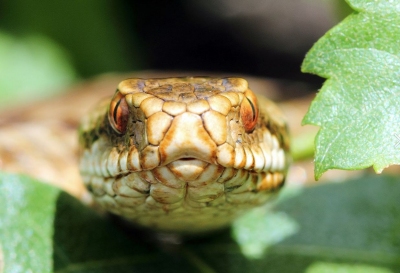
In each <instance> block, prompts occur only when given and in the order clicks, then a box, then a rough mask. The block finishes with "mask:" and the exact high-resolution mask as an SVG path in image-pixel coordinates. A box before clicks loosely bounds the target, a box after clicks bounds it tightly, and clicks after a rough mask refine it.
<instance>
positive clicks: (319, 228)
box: [54, 176, 400, 273]
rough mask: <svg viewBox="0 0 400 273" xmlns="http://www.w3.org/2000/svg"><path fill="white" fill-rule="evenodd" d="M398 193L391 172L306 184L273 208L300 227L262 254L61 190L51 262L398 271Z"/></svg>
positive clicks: (102, 268) (111, 268) (86, 266)
mask: <svg viewBox="0 0 400 273" xmlns="http://www.w3.org/2000/svg"><path fill="white" fill-rule="evenodd" d="M399 193H400V184H399V183H398V179H397V178H394V177H389V176H380V177H376V176H371V177H365V178H361V179H358V180H355V181H349V182H346V183H340V184H324V185H320V186H315V187H310V188H307V189H304V190H303V191H302V192H301V193H300V194H298V195H296V196H294V197H289V198H286V199H284V200H283V201H280V202H279V203H278V204H277V205H276V206H275V207H274V208H273V211H275V212H279V213H281V214H282V213H283V214H285V215H287V216H288V217H290V218H291V219H292V220H293V221H295V222H296V223H297V224H298V226H299V229H298V232H297V233H295V234H293V235H291V236H289V237H287V238H286V239H284V240H283V241H281V242H279V243H275V244H273V245H272V246H269V248H267V250H266V251H265V253H264V254H263V256H262V258H260V259H251V258H248V257H246V256H245V255H244V254H243V253H242V251H241V248H240V246H239V245H238V243H237V242H236V241H235V240H234V239H232V237H231V231H230V230H228V229H227V230H222V231H220V232H219V233H215V234H213V235H210V236H206V237H199V238H192V239H190V240H184V241H183V243H182V244H170V245H168V243H166V242H160V241H157V240H155V238H154V237H151V236H154V234H151V233H149V232H147V231H145V232H143V231H140V232H139V231H137V230H136V229H131V228H127V227H126V226H124V225H121V224H120V223H119V222H118V221H115V220H111V219H110V218H105V217H101V216H99V215H98V214H96V213H95V212H94V211H92V210H91V209H89V208H87V207H85V206H83V205H82V204H81V203H79V202H78V201H77V200H76V199H74V198H73V197H71V196H69V195H67V194H65V193H62V194H61V195H60V197H59V199H58V202H57V214H56V217H55V226H54V228H55V233H54V268H55V270H56V271H57V270H60V271H62V270H65V271H67V269H68V270H73V272H82V273H83V272H85V273H86V272H96V273H97V272H230V273H232V272H234V273H236V272H238V273H239V272H240V273H242V272H248V273H252V272H283V273H285V272H288V273H289V272H290V273H293V272H294V273H295V272H305V271H306V270H309V269H310V267H311V266H313V265H315V264H316V263H327V264H328V265H329V264H335V265H344V266H367V267H372V268H381V269H382V268H383V269H389V270H392V271H391V272H400V269H399V268H400V262H399V261H400V256H399V253H400V231H399V230H400V229H399V227H400V220H399V219H400V208H399V206H398V200H399V198H400V194H399ZM266 215H268V214H266ZM269 215H271V214H269ZM257 220H260V221H263V220H265V219H262V218H260V219H256V221H257ZM270 227H271V226H270ZM276 228H278V229H279V228H280V227H279V226H275V227H273V229H276ZM248 232H252V230H248ZM265 232H266V233H265V234H267V233H268V232H274V231H273V230H271V229H269V230H266V231H265ZM261 239H262V238H260V240H261ZM210 270H211V271H210Z"/></svg>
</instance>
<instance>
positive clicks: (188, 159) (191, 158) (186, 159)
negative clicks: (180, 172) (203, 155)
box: [179, 157, 197, 161]
mask: <svg viewBox="0 0 400 273" xmlns="http://www.w3.org/2000/svg"><path fill="white" fill-rule="evenodd" d="M196 159H197V158H195V157H183V158H180V159H179V160H181V161H191V160H196Z"/></svg>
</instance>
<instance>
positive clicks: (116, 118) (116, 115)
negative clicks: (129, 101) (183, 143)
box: [113, 99, 122, 126]
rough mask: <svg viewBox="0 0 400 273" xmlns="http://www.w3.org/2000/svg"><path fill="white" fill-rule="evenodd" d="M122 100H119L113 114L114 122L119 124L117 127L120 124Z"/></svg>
mask: <svg viewBox="0 0 400 273" xmlns="http://www.w3.org/2000/svg"><path fill="white" fill-rule="evenodd" d="M121 100H122V99H121ZM121 100H119V101H118V102H117V104H116V105H115V108H114V113H113V118H114V122H115V123H116V124H117V126H118V125H119V124H118V109H119V105H120V104H121Z"/></svg>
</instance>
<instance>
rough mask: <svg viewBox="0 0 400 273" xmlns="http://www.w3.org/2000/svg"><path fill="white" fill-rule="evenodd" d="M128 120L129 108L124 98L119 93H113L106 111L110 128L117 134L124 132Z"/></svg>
mask: <svg viewBox="0 0 400 273" xmlns="http://www.w3.org/2000/svg"><path fill="white" fill-rule="evenodd" d="M128 119H129V107H128V103H127V102H126V99H125V96H124V95H123V94H121V93H120V92H117V93H115V95H114V97H113V99H112V101H111V104H110V109H109V111H108V120H109V121H110V124H111V127H112V128H113V129H114V130H115V131H116V132H117V133H119V134H123V133H125V131H126V126H127V124H128Z"/></svg>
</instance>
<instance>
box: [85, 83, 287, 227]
mask: <svg viewBox="0 0 400 273" xmlns="http://www.w3.org/2000/svg"><path fill="white" fill-rule="evenodd" d="M114 98H118V100H120V99H121V98H123V99H124V100H125V102H126V104H127V105H128V106H129V119H128V121H127V123H126V131H125V132H124V133H123V134H121V130H118V129H119V127H117V126H113V124H112V122H115V120H122V119H121V118H120V119H118V118H116V117H118V115H119V114H120V113H126V112H125V111H119V112H118V111H117V112H116V111H111V113H112V114H113V115H110V114H109V115H108V116H107V115H104V113H103V115H100V114H96V117H92V118H88V119H86V120H87V121H91V122H93V121H94V120H96V122H95V125H88V124H85V123H84V124H83V125H82V126H81V128H82V132H83V133H82V136H83V137H82V136H81V139H84V140H85V141H83V146H82V156H81V170H82V171H81V172H82V176H83V179H84V182H85V184H86V185H87V186H88V188H89V189H90V191H91V192H92V193H93V195H94V197H95V199H96V200H97V201H98V202H99V203H100V204H101V205H102V206H104V207H105V208H106V209H108V210H110V211H112V212H114V213H116V214H119V215H122V216H124V217H126V218H128V219H130V220H132V221H133V222H135V223H138V224H140V225H143V226H147V227H152V228H154V229H158V230H164V231H173V232H183V233H185V232H188V233H195V232H202V231H206V230H213V229H217V228H220V227H222V226H224V225H227V224H228V223H229V222H230V221H232V219H234V218H235V217H236V216H237V215H239V214H240V213H242V211H244V210H246V209H248V208H250V207H254V206H256V205H259V204H262V203H264V202H265V201H266V200H268V199H269V198H270V197H271V196H273V193H274V192H276V190H277V189H279V188H280V187H281V186H282V185H283V183H284V176H285V172H286V169H287V164H286V161H287V151H288V145H287V133H286V130H285V124H284V122H282V121H281V119H280V117H279V115H278V114H277V113H278V111H277V110H276V109H274V108H273V107H272V106H271V105H270V103H271V102H264V101H262V102H260V100H259V102H257V99H256V98H255V96H254V94H253V93H252V92H251V91H250V90H249V89H248V86H247V82H246V81H245V80H243V79H235V78H227V79H212V78H170V79H149V80H143V79H129V80H126V81H123V82H121V83H120V84H119V87H118V90H117V93H116V95H115V96H114ZM260 103H262V104H264V103H266V105H268V107H267V108H268V109H269V110H266V109H264V107H263V106H261V104H260ZM113 105H114V106H115V107H118V106H119V104H118V103H115V102H114V104H113ZM111 108H112V107H111ZM111 108H110V109H111ZM271 109H273V110H271ZM110 117H111V120H110ZM112 118H114V120H112ZM124 122H125V121H124ZM110 123H111V124H110ZM115 129H117V130H115ZM114 131H115V132H114ZM199 211H201V212H202V213H200V214H198V212H199ZM185 215H187V216H189V217H186V216H185ZM213 215H219V216H218V217H217V218H215V217H214V216H213Z"/></svg>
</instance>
